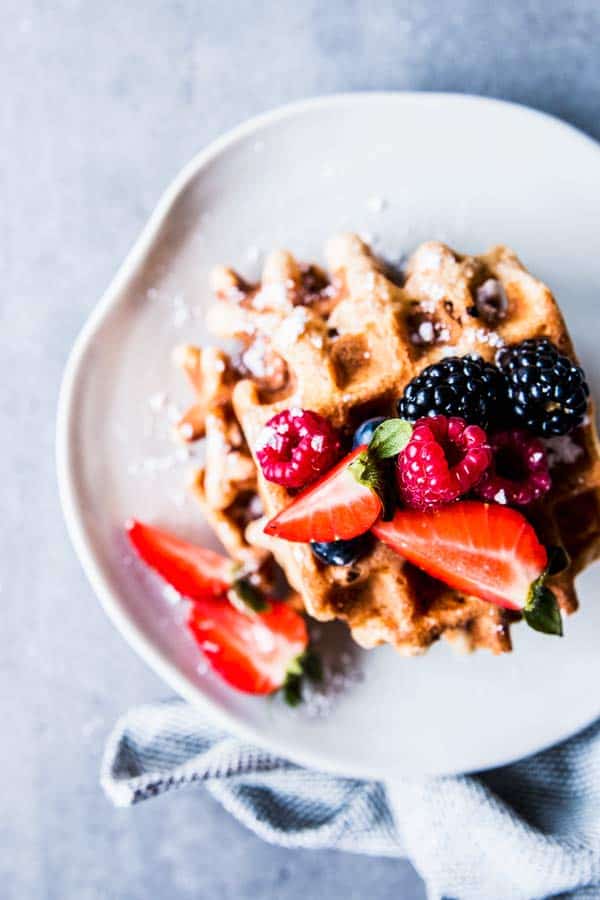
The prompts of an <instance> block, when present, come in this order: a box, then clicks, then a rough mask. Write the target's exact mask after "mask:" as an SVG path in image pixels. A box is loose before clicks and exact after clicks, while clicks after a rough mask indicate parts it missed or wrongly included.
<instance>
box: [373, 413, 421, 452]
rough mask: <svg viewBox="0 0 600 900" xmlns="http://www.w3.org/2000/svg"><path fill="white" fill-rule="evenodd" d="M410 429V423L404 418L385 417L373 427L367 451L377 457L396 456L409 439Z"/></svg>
mask: <svg viewBox="0 0 600 900" xmlns="http://www.w3.org/2000/svg"><path fill="white" fill-rule="evenodd" d="M412 430H413V429H412V425H411V424H410V422H407V421H406V419H386V420H385V422H382V423H381V425H379V426H378V427H377V428H376V429H375V434H374V435H373V437H372V438H371V443H370V444H369V453H370V454H371V455H373V456H375V457H377V459H390V458H391V457H392V456H398V454H399V453H401V452H402V450H404V448H405V447H406V445H407V444H408V442H409V441H410V437H411V435H412Z"/></svg>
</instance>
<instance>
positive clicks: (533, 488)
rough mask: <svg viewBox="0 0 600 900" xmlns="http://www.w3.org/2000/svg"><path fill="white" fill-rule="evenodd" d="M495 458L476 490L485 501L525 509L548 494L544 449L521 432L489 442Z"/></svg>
mask: <svg viewBox="0 0 600 900" xmlns="http://www.w3.org/2000/svg"><path fill="white" fill-rule="evenodd" d="M490 444H491V447H492V452H493V454H494V457H493V460H492V464H491V466H490V467H489V469H488V470H487V472H484V474H483V476H482V478H481V481H480V482H479V484H478V485H477V486H476V488H475V490H476V492H477V493H478V494H479V496H480V497H483V499H484V500H493V501H495V502H496V503H504V504H514V505H515V506H526V505H527V504H528V503H533V501H534V500H539V498H540V497H542V496H543V495H544V494H545V493H546V491H548V490H550V485H551V483H552V482H551V479H550V473H549V471H548V459H547V457H546V451H545V449H544V445H543V444H542V442H541V441H540V440H538V438H535V437H533V436H532V435H531V434H528V433H527V432H526V431H523V430H522V429H521V428H515V429H513V430H512V431H501V432H499V433H498V434H495V435H494V436H493V437H492V438H490Z"/></svg>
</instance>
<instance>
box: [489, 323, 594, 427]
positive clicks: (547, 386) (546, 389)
mask: <svg viewBox="0 0 600 900" xmlns="http://www.w3.org/2000/svg"><path fill="white" fill-rule="evenodd" d="M498 365H499V366H500V368H501V369H502V371H503V372H504V375H505V377H506V381H507V394H508V400H509V404H510V407H511V412H512V415H513V418H514V419H515V421H516V422H517V423H518V424H519V425H521V426H522V427H523V428H526V429H527V430H528V431H531V432H532V433H533V434H537V435H539V436H540V437H557V436H558V435H561V434H568V432H569V431H572V430H573V429H574V428H576V427H577V426H578V425H581V423H582V422H583V419H584V416H585V413H586V409H587V405H588V397H589V395H590V389H589V388H588V386H587V383H586V380H585V374H584V372H583V369H581V368H580V367H579V366H576V365H575V363H573V362H572V361H571V360H570V359H569V358H568V357H567V356H563V355H562V353H560V352H559V351H558V349H557V348H556V347H555V346H554V344H553V343H552V342H551V341H549V340H548V339H547V338H537V339H536V338H530V339H529V340H527V341H522V343H520V344H514V345H513V346H512V347H507V348H506V349H505V350H502V351H501V352H500V353H499V354H498Z"/></svg>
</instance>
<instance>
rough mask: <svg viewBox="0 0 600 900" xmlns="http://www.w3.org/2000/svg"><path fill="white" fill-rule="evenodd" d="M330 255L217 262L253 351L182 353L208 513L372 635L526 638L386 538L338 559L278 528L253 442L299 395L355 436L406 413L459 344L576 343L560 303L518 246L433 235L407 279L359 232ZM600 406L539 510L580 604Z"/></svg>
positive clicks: (420, 642) (230, 537) (273, 493)
mask: <svg viewBox="0 0 600 900" xmlns="http://www.w3.org/2000/svg"><path fill="white" fill-rule="evenodd" d="M326 256H327V261H328V264H329V269H330V271H331V273H332V275H331V279H330V280H329V279H328V278H327V276H326V275H325V273H324V272H323V271H322V270H320V269H319V268H317V267H315V266H301V265H300V264H299V263H298V262H297V261H296V260H295V259H294V258H293V257H292V256H291V254H289V253H287V252H284V251H277V252H276V253H273V254H272V255H271V256H270V257H269V258H268V260H267V262H266V265H265V268H264V272H263V278H262V280H261V283H260V284H259V285H257V286H254V285H249V284H247V283H246V282H245V281H244V280H243V279H242V278H241V277H240V276H238V275H237V274H236V273H234V272H233V271H232V270H230V269H225V268H220V269H218V270H217V271H216V272H215V275H214V285H213V286H214V288H215V292H216V295H217V301H218V302H217V303H216V305H215V307H214V308H213V309H211V311H210V313H209V325H210V327H211V328H212V330H213V331H214V332H215V333H216V334H218V335H219V336H220V337H222V338H228V339H229V338H235V339H237V340H238V341H240V342H241V346H242V351H241V353H240V355H239V357H238V358H237V359H236V360H232V359H231V358H230V357H227V356H226V355H225V354H223V353H222V352H221V351H215V350H210V349H209V350H205V351H198V350H194V349H193V348H187V349H186V350H185V351H183V355H182V361H183V362H184V367H185V368H186V370H187V372H188V374H189V375H190V378H191V380H192V382H193V384H194V386H195V388H196V390H197V392H198V402H197V404H196V406H195V407H193V409H192V410H191V411H190V413H188V414H187V415H186V417H185V418H184V420H183V421H182V423H180V433H181V434H183V436H184V437H186V438H188V439H193V438H195V437H200V436H203V434H204V433H205V435H206V438H207V460H206V466H205V468H204V470H203V471H202V472H201V473H200V474H199V477H198V481H197V491H198V494H199V497H200V499H201V501H202V505H203V508H204V511H205V514H206V515H207V518H208V519H209V521H210V522H211V523H212V524H213V525H214V527H215V529H216V531H217V534H218V535H219V536H220V537H221V540H222V541H223V543H224V544H225V546H226V547H227V549H228V550H229V551H230V553H232V555H233V556H236V557H237V558H244V557H248V556H252V555H253V554H257V555H256V556H255V557H254V560H255V565H260V564H262V562H264V556H261V555H260V554H261V553H262V554H265V553H272V554H273V555H274V557H275V558H276V560H277V561H278V563H279V564H280V565H281V566H282V568H283V569H284V571H285V573H286V576H287V579H288V581H289V583H290V585H291V586H292V588H293V589H294V590H296V591H297V592H298V593H299V594H300V595H301V596H302V598H303V601H304V603H305V606H306V609H307V610H308V612H309V613H310V614H311V615H312V616H314V617H315V618H317V619H320V620H327V619H333V618H340V619H344V620H345V621H346V622H347V623H348V624H349V626H350V628H351V629H352V633H353V636H354V637H355V639H356V640H357V642H358V643H359V644H361V645H362V646H365V647H373V646H375V645H378V644H382V643H391V644H393V645H394V646H395V647H396V648H397V649H398V650H399V651H400V652H402V653H405V654H416V653H420V652H422V651H424V650H425V649H426V648H427V647H428V646H429V645H430V644H431V643H432V642H433V641H435V640H437V639H438V638H439V637H444V638H446V639H447V640H450V641H452V642H453V643H455V644H458V645H459V646H460V647H461V648H463V649H474V648H478V647H487V648H488V649H490V650H492V651H493V652H495V653H500V652H503V651H507V650H510V647H511V644H510V633H509V627H508V626H509V623H510V622H511V621H514V619H515V618H518V616H515V614H513V613H509V612H507V611H504V610H501V609H499V608H497V607H495V606H492V605H490V604H488V603H486V602H484V601H481V600H478V599H476V598H473V597H468V596H464V595H461V594H459V593H457V592H455V591H453V590H451V589H449V588H447V587H446V586H445V585H442V584H440V583H439V582H437V581H434V580H433V579H431V578H429V577H428V576H426V575H424V574H423V573H421V572H419V571H418V570H416V569H415V568H414V567H412V566H411V565H410V564H408V563H406V562H404V561H403V560H402V559H401V558H400V557H398V556H397V555H396V554H395V553H394V552H393V551H391V550H390V549H389V548H387V547H385V546H384V545H383V544H380V543H375V544H374V547H373V550H372V551H371V552H370V553H368V554H367V555H366V556H364V557H363V558H362V559H361V560H359V561H358V562H357V563H356V564H354V565H353V566H351V567H349V568H337V567H333V566H327V565H324V564H322V563H321V562H319V561H318V560H316V559H315V557H314V556H313V554H312V552H311V550H310V547H309V546H308V545H305V544H292V543H288V542H285V541H282V540H279V539H276V538H268V537H267V536H265V535H264V533H263V526H264V523H265V521H266V519H267V518H270V517H271V516H273V515H274V514H275V513H277V512H278V511H279V510H280V509H281V508H282V507H283V506H285V505H287V503H289V499H290V498H289V495H288V493H287V491H286V490H285V488H283V487H280V486H278V485H275V484H272V483H269V482H267V481H265V479H264V478H263V477H262V473H261V471H260V467H259V466H257V465H256V463H255V461H254V465H252V462H253V461H252V459H251V457H250V453H251V448H253V447H255V446H256V444H257V441H258V440H259V436H260V434H261V431H262V429H263V427H264V425H265V424H266V422H267V421H268V420H269V419H270V418H271V417H272V416H273V415H274V414H275V413H277V412H279V411H281V410H282V409H286V408H289V407H294V406H295V407H302V408H305V409H310V410H313V411H315V412H317V413H320V414H321V415H323V416H325V417H326V418H327V419H328V420H329V421H330V422H331V423H332V424H333V425H334V426H336V427H338V428H339V429H341V430H342V432H343V433H345V434H346V435H347V436H348V437H349V436H350V435H351V434H352V432H353V431H354V429H355V428H356V427H357V426H358V425H359V424H360V423H361V422H362V421H363V420H364V419H365V418H368V417H369V416H373V415H377V414H382V415H385V414H394V406H395V401H396V400H397V399H398V397H399V396H400V395H401V394H402V391H403V388H404V386H405V385H406V384H407V382H408V381H410V380H411V379H412V378H413V377H414V376H415V375H416V374H418V373H419V372H420V371H421V370H422V369H423V368H424V367H425V366H427V365H429V364H430V363H432V362H434V361H436V360H438V359H440V358H442V357H444V356H448V355H464V354H467V353H479V354H480V355H481V356H483V357H484V358H486V359H488V360H493V359H494V357H495V355H496V352H497V350H498V349H499V348H500V347H502V346H503V345H504V344H505V343H506V344H508V343H516V342H519V341H522V340H524V339H526V338H530V337H537V336H541V335H545V336H547V337H549V338H550V340H552V341H553V342H554V344H556V346H557V347H558V348H559V349H560V350H561V351H563V352H566V353H567V354H568V355H570V356H572V355H573V348H572V345H571V342H570V339H569V336H568V333H567V331H566V327H565V324H564V321H563V319H562V316H561V313H560V311H559V309H558V306H557V304H556V302H555V300H554V298H553V297H552V295H551V293H550V291H549V290H548V288H546V287H545V286H544V285H543V284H542V283H541V282H539V281H537V280H536V279H535V278H533V276H531V275H530V274H529V273H528V272H527V271H526V270H525V269H524V267H523V266H522V265H521V263H520V262H519V260H518V259H517V257H516V256H515V255H514V253H513V252H512V251H510V250H509V249H507V248H506V247H496V248H494V249H492V250H491V251H489V252H488V253H487V254H485V255H482V256H479V257H469V256H460V255H458V254H456V253H454V252H453V251H452V250H450V249H449V248H448V247H446V246H445V245H443V244H440V243H437V242H429V243H426V244H423V245H421V246H420V247H419V248H418V249H417V250H416V252H415V253H414V254H413V256H412V257H411V259H410V261H409V263H408V266H407V270H406V279H405V281H404V284H403V286H402V287H400V286H399V284H400V281H401V280H400V279H399V278H397V277H395V275H394V273H391V272H390V270H389V267H388V266H386V265H385V264H384V263H382V262H381V261H379V260H378V259H377V258H376V257H375V256H374V255H373V254H372V253H371V251H370V250H369V248H368V247H367V246H366V245H365V244H364V243H363V242H362V241H361V240H360V239H359V238H358V237H356V236H355V235H343V236H341V237H338V238H335V239H334V240H332V241H331V242H330V243H329V245H328V247H327V251H326ZM219 353H221V355H220V356H219V355H218V354H219ZM186 357H187V362H186ZM215 360H216V361H217V362H219V363H220V364H221V376H222V377H220V378H217V379H215V377H214V371H213V363H214V361H215ZM591 416H592V412H591V411H590V421H589V422H588V424H586V425H584V426H583V427H581V428H580V429H578V430H577V432H575V433H574V434H573V435H570V436H569V437H568V438H565V439H558V440H555V441H554V442H551V452H552V454H553V455H554V457H555V459H556V461H557V463H556V467H555V469H554V471H553V477H554V486H553V488H552V490H551V492H550V493H549V494H548V495H547V497H546V498H545V500H544V503H543V504H540V505H539V506H538V507H537V508H536V509H534V510H532V516H533V519H534V520H535V523H536V526H537V528H538V530H539V531H540V532H541V534H542V537H543V538H544V539H546V540H548V541H550V542H552V543H562V544H564V545H565V547H566V548H567V550H568V551H569V552H570V554H571V556H572V560H573V562H572V566H571V567H570V569H569V570H568V572H566V573H563V575H561V576H560V577H559V578H557V579H556V580H555V585H553V586H554V587H555V588H556V591H557V594H558V598H559V602H560V603H561V606H562V607H563V609H564V610H566V611H568V612H570V611H572V610H573V609H575V608H576V598H575V592H574V588H573V578H574V575H575V574H576V573H577V572H579V571H580V570H581V569H582V568H583V567H584V566H585V565H587V564H588V563H589V562H590V561H591V560H593V559H595V558H596V557H597V556H598V554H599V552H600V530H599V529H600V525H599V523H600V457H599V454H598V439H597V435H596V432H595V428H594V425H593V420H592V418H591ZM213 433H214V434H218V440H217V439H216V438H214V437H212V438H211V436H213ZM232 436H233V437H232ZM211 439H212V445H213V451H212V452H211ZM217 445H218V447H219V452H218V454H217V453H216V452H215V451H214V446H217ZM249 448H250V449H249ZM230 459H232V460H233V462H232V463H231V464H230V462H229V460H230ZM213 467H214V468H213ZM240 472H241V474H240ZM232 473H233V474H232ZM211 484H214V485H217V486H216V487H215V490H214V492H211V490H210V485H211ZM219 484H220V485H221V487H220V488H219V487H218V485H219ZM256 491H258V494H259V495H260V501H261V503H262V506H263V507H264V516H262V517H259V518H253V517H252V516H248V515H247V514H244V512H243V510H244V509H247V508H249V507H252V506H253V507H254V508H255V509H256V508H257V507H256V497H255V492H256Z"/></svg>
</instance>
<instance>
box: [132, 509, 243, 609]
mask: <svg viewBox="0 0 600 900" xmlns="http://www.w3.org/2000/svg"><path fill="white" fill-rule="evenodd" d="M126 529H127V533H128V535H129V540H130V541H131V543H132V545H133V547H134V548H135V549H136V551H137V553H138V554H139V556H140V557H141V558H142V559H143V560H144V562H145V563H146V564H147V565H149V566H150V567H151V568H152V569H154V570H155V571H156V572H158V574H159V575H162V577H163V578H164V579H165V581H167V582H168V583H169V584H170V585H171V587H174V588H175V590H176V591H178V592H179V593H180V594H182V595H183V596H184V597H187V598H188V599H190V600H201V599H205V598H207V597H221V596H223V595H225V594H226V593H227V591H228V590H229V589H230V588H231V587H232V585H233V584H234V580H235V566H234V564H233V563H232V562H231V560H229V559H227V558H226V557H224V556H221V555H220V554H219V553H215V552H214V551H213V550H207V549H205V548H204V547H197V546H195V545H194V544H189V543H187V541H182V540H180V539H179V538H177V537H174V536H173V535H171V534H167V532H165V531H160V530H159V529H158V528H153V527H152V526H150V525H144V524H143V523H142V522H137V521H135V520H132V521H130V522H128V523H127V525H126Z"/></svg>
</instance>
